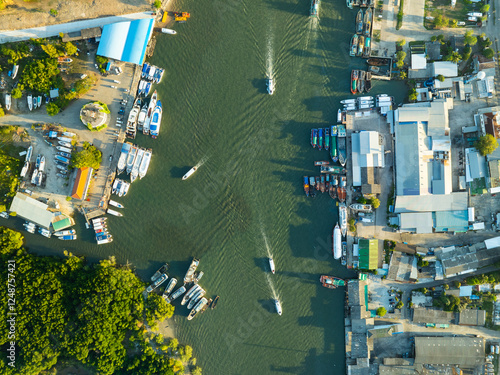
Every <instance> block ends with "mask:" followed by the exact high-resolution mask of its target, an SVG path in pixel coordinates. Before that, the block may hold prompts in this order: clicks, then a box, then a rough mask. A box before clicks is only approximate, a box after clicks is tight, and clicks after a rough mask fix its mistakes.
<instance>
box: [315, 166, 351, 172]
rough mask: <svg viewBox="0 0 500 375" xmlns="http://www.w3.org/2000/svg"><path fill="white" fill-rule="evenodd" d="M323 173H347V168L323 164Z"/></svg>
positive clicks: (321, 168) (321, 170)
mask: <svg viewBox="0 0 500 375" xmlns="http://www.w3.org/2000/svg"><path fill="white" fill-rule="evenodd" d="M320 172H321V173H333V174H342V173H346V169H345V168H344V167H341V166H338V165H322V166H321V167H320Z"/></svg>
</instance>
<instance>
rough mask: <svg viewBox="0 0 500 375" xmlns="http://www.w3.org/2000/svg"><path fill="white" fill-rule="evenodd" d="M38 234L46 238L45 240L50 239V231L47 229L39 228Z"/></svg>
mask: <svg viewBox="0 0 500 375" xmlns="http://www.w3.org/2000/svg"><path fill="white" fill-rule="evenodd" d="M38 233H40V234H41V235H42V236H44V237H47V238H50V237H51V233H50V231H49V230H48V229H45V228H40V229H39V230H38Z"/></svg>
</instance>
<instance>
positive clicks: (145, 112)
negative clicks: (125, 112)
mask: <svg viewBox="0 0 500 375" xmlns="http://www.w3.org/2000/svg"><path fill="white" fill-rule="evenodd" d="M147 115H148V107H147V106H146V105H144V106H143V107H142V109H141V111H140V112H139V117H138V118H137V126H138V127H139V130H141V129H143V127H144V121H146V117H147Z"/></svg>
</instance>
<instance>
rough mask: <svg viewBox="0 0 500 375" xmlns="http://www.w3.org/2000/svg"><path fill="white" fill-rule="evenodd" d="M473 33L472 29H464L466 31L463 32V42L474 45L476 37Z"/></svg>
mask: <svg viewBox="0 0 500 375" xmlns="http://www.w3.org/2000/svg"><path fill="white" fill-rule="evenodd" d="M473 33H474V32H473V31H472V30H467V31H466V33H465V35H464V37H465V39H464V43H465V44H468V45H469V46H474V45H476V43H477V37H475V36H474V35H473Z"/></svg>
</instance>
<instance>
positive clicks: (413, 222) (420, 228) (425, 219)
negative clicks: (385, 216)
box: [398, 198, 433, 233]
mask: <svg viewBox="0 0 500 375" xmlns="http://www.w3.org/2000/svg"><path fill="white" fill-rule="evenodd" d="M415 199H418V198H415ZM398 216H399V227H400V229H401V230H402V231H407V232H416V233H432V227H433V222H432V213H431V212H409V213H400V214H399V215H398Z"/></svg>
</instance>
